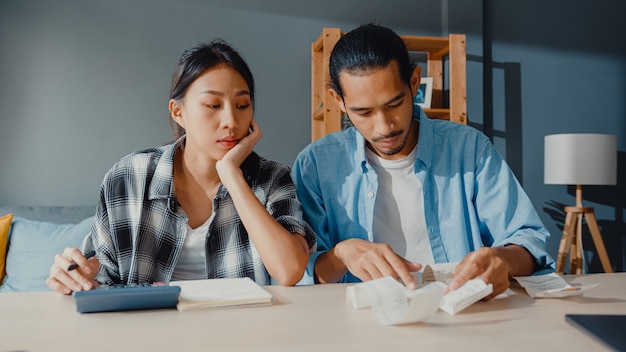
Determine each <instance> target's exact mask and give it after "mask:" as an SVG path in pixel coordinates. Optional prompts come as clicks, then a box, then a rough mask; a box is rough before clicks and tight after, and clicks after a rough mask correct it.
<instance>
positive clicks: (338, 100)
mask: <svg viewBox="0 0 626 352" xmlns="http://www.w3.org/2000/svg"><path fill="white" fill-rule="evenodd" d="M328 94H330V96H331V97H332V98H333V100H334V101H335V104H337V106H338V107H339V109H341V111H343V112H344V114H345V113H346V105H345V104H344V103H343V98H342V97H341V95H339V93H337V92H335V90H334V89H332V88H329V89H328Z"/></svg>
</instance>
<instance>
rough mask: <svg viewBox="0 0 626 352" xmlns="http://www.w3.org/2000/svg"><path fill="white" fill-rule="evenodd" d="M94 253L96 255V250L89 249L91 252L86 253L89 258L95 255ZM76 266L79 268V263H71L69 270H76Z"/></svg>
mask: <svg viewBox="0 0 626 352" xmlns="http://www.w3.org/2000/svg"><path fill="white" fill-rule="evenodd" d="M94 255H96V251H89V252H87V253H85V258H86V259H89V258H91V257H93V256H94ZM76 268H78V264H76V263H72V264H70V266H68V267H67V271H72V270H74V269H76Z"/></svg>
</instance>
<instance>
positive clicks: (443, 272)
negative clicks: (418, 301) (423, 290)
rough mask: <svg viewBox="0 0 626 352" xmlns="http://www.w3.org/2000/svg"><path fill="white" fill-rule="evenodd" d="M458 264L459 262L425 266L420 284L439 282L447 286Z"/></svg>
mask: <svg viewBox="0 0 626 352" xmlns="http://www.w3.org/2000/svg"><path fill="white" fill-rule="evenodd" d="M458 264H459V262H452V263H438V264H431V265H426V267H425V268H424V273H423V274H422V283H427V282H435V281H439V282H443V283H445V284H448V285H449V284H450V282H451V281H452V279H454V269H455V268H456V266H457V265H458Z"/></svg>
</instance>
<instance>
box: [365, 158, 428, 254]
mask: <svg viewBox="0 0 626 352" xmlns="http://www.w3.org/2000/svg"><path fill="white" fill-rule="evenodd" d="M366 154H367V159H368V160H369V162H370V163H371V165H372V167H373V168H374V170H375V171H376V175H377V176H378V193H377V194H376V202H375V203H374V219H373V229H374V242H378V243H387V244H389V245H390V246H391V248H393V250H394V252H396V253H397V254H398V255H400V256H402V257H404V258H406V259H407V260H410V261H412V262H417V263H420V264H422V265H423V266H426V265H429V264H434V263H435V259H434V257H433V252H432V249H431V247H430V239H429V238H428V231H427V230H426V219H425V217H424V193H423V190H422V183H421V182H420V180H419V179H418V178H417V175H415V171H414V164H415V159H416V158H417V146H416V147H415V148H413V151H411V153H410V154H409V155H408V156H407V157H406V158H403V159H399V160H387V159H383V158H381V157H379V156H378V155H376V154H375V153H374V152H372V151H371V150H370V149H369V148H366Z"/></svg>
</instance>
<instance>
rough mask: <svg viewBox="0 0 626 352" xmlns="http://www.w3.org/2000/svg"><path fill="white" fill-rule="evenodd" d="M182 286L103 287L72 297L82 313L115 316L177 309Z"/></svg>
mask: <svg viewBox="0 0 626 352" xmlns="http://www.w3.org/2000/svg"><path fill="white" fill-rule="evenodd" d="M179 294H180V287H179V286H169V285H164V284H156V283H155V284H151V283H144V284H126V285H123V284H119V285H112V286H100V287H96V288H94V289H92V290H88V291H77V292H74V293H72V296H74V300H75V301H76V310H77V311H78V312H79V313H97V312H115V311H122V310H140V309H157V308H174V307H176V303H178V295H179Z"/></svg>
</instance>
